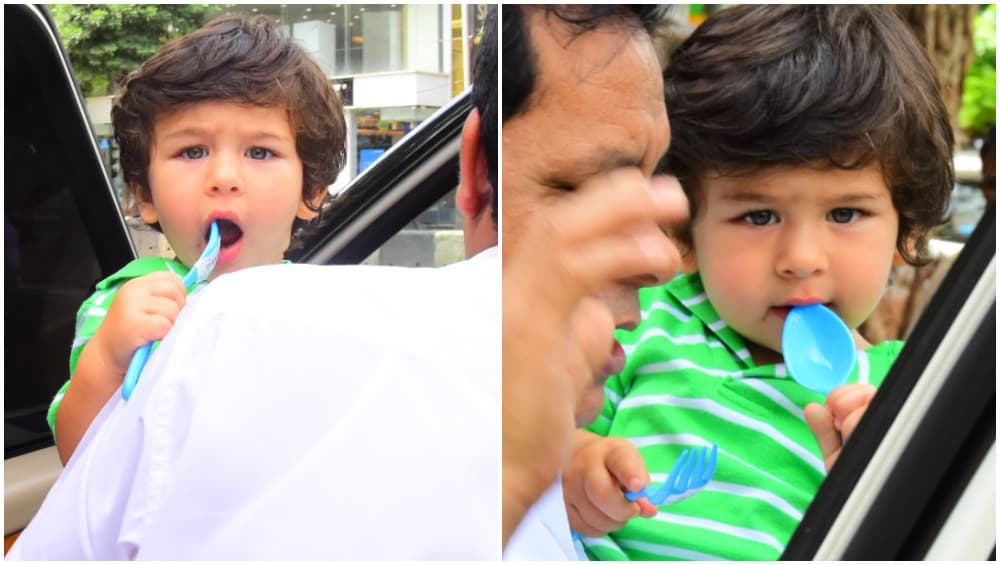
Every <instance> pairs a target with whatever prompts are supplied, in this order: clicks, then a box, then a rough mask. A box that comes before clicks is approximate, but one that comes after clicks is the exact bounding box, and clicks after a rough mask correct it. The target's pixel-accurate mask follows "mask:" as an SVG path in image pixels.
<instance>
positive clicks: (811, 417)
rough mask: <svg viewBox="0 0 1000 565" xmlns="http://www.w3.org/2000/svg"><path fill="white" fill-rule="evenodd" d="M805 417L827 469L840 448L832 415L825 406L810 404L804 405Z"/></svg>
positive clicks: (838, 436)
mask: <svg viewBox="0 0 1000 565" xmlns="http://www.w3.org/2000/svg"><path fill="white" fill-rule="evenodd" d="M805 416H806V422H807V423H808V424H809V429H810V430H812V433H813V435H814V436H816V441H817V442H818V443H819V449H820V452H821V453H822V454H823V459H824V461H825V462H826V466H827V469H829V468H830V466H831V465H833V459H835V458H836V454H837V453H838V452H839V450H840V447H841V439H840V432H838V431H837V429H836V428H835V427H834V426H833V415H832V414H831V413H830V411H829V410H827V408H826V406H823V405H822V404H818V403H816V402H810V403H809V404H807V405H806V408H805Z"/></svg>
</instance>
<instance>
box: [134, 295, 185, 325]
mask: <svg viewBox="0 0 1000 565" xmlns="http://www.w3.org/2000/svg"><path fill="white" fill-rule="evenodd" d="M183 306H184V305H183V303H182V304H178V303H177V302H176V301H174V300H173V298H170V297H166V296H150V297H148V298H147V299H146V300H145V303H144V304H143V308H142V313H143V314H144V315H146V316H162V317H164V318H166V319H167V320H169V321H170V323H171V324H173V323H174V322H175V321H176V320H177V315H178V314H180V313H181V308H182V307H183Z"/></svg>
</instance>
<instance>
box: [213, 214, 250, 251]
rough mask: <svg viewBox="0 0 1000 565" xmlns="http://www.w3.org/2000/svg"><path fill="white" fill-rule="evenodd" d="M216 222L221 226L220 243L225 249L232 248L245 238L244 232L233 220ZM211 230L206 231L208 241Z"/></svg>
mask: <svg viewBox="0 0 1000 565" xmlns="http://www.w3.org/2000/svg"><path fill="white" fill-rule="evenodd" d="M215 222H216V225H218V226H219V243H220V244H221V246H222V247H223V248H226V247H230V246H232V245H233V244H235V243H236V242H238V241H239V240H240V239H242V238H243V230H242V229H240V227H239V226H238V225H236V223H235V222H233V221H232V220H226V219H223V218H217V219H216V220H215ZM210 229H211V226H209V229H208V230H205V238H206V240H207V238H208V232H209V230H210Z"/></svg>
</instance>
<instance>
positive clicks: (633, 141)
mask: <svg viewBox="0 0 1000 565" xmlns="http://www.w3.org/2000/svg"><path fill="white" fill-rule="evenodd" d="M525 27H526V28H527V30H528V36H529V41H530V42H531V47H532V51H533V52H534V54H535V56H536V57H535V62H536V69H535V70H536V74H537V76H536V81H535V86H534V91H533V92H532V94H531V96H530V97H529V99H528V100H527V102H526V105H525V107H524V108H522V110H521V112H520V113H519V114H517V115H516V116H513V117H511V118H510V119H508V120H507V121H506V122H504V124H503V216H504V217H503V252H504V255H505V257H506V256H507V255H509V254H511V253H517V249H518V246H519V244H520V240H519V237H520V236H521V234H523V233H524V231H525V230H524V229H523V228H524V227H525V226H527V225H529V224H530V223H531V222H533V221H538V219H539V218H544V217H545V216H546V211H547V209H548V208H549V207H552V206H554V205H558V204H559V201H560V199H561V198H563V197H565V196H566V194H567V193H568V192H569V191H571V190H573V189H574V187H576V186H577V185H579V184H581V183H582V182H583V181H585V180H587V179H589V178H591V177H593V176H596V175H599V174H602V173H606V172H608V171H610V170H612V169H615V168H618V167H633V168H636V169H638V170H639V171H641V172H642V174H643V175H644V176H645V177H650V176H651V175H652V172H653V168H654V167H655V166H656V163H657V161H658V160H659V159H660V157H662V156H663V153H664V152H665V151H666V149H667V145H668V144H669V141H670V124H669V122H668V121H667V112H666V106H665V105H664V102H663V80H662V78H661V76H660V67H659V63H658V61H657V58H656V52H655V50H654V49H653V45H652V42H651V41H650V39H649V37H648V35H646V34H645V33H643V32H642V31H641V30H633V29H629V28H625V27H623V26H620V25H608V26H604V27H600V28H598V29H596V30H594V31H589V32H586V33H583V34H580V35H576V36H574V35H572V33H571V29H570V28H569V27H568V26H567V25H565V24H564V23H562V22H561V21H560V20H558V18H556V17H555V16H547V15H546V13H545V12H543V11H540V10H526V11H525ZM652 282H654V281H653V280H652V278H651V277H642V278H638V279H627V280H620V281H618V282H616V283H615V284H614V285H612V286H611V287H609V288H606V289H605V290H604V291H603V292H602V293H601V296H600V298H601V299H602V300H604V301H605V302H606V303H607V305H608V306H609V307H610V308H611V311H612V314H613V315H614V318H615V324H616V325H617V326H618V327H626V328H627V327H632V326H634V325H635V324H637V323H638V321H639V304H638V297H637V294H636V293H637V291H638V289H639V287H640V286H644V285H649V284H651V283H652Z"/></svg>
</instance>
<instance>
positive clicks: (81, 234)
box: [4, 5, 471, 551]
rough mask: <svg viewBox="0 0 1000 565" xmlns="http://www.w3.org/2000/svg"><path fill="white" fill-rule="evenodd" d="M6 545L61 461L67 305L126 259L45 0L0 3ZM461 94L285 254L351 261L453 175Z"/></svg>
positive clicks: (421, 207) (117, 215)
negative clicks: (57, 437)
mask: <svg viewBox="0 0 1000 565" xmlns="http://www.w3.org/2000/svg"><path fill="white" fill-rule="evenodd" d="M4 16H5V19H4V22H5V23H4V47H5V50H4V53H5V55H4V56H5V65H6V68H5V75H4V76H5V81H6V84H5V86H6V89H5V91H6V102H5V111H4V114H5V144H4V145H5V151H6V157H5V173H4V177H5V196H4V231H5V237H4V241H5V245H4V260H5V299H6V308H5V312H4V324H5V330H6V331H5V334H6V336H7V341H6V343H5V349H4V365H5V374H6V378H5V385H4V386H5V398H6V400H5V404H4V412H5V420H4V435H5V443H4V447H5V450H4V470H5V481H4V524H5V527H4V529H5V531H4V534H5V551H6V548H7V547H9V545H10V543H12V542H13V537H14V536H12V535H11V534H16V532H18V531H20V530H21V529H23V528H24V526H25V525H26V524H27V523H28V522H29V521H30V519H31V518H32V516H34V513H35V512H36V511H37V509H38V507H39V506H40V505H41V502H42V500H43V499H44V497H45V494H46V493H47V492H48V489H49V488H50V487H51V485H52V483H53V482H54V481H55V478H56V477H57V476H58V474H59V472H60V471H61V469H62V467H61V465H60V463H59V459H58V456H57V454H56V452H55V447H54V445H53V441H52V437H51V432H50V431H49V429H48V425H47V424H46V421H45V416H46V411H47V409H48V405H49V402H50V401H51V399H52V396H53V394H54V393H55V392H56V390H58V388H59V387H60V386H61V385H62V383H63V382H65V380H66V378H67V370H68V352H69V350H70V345H71V342H72V339H73V330H74V325H75V316H76V310H77V308H78V307H79V305H80V304H81V303H82V302H83V300H84V299H85V298H86V297H87V296H88V295H89V294H90V293H91V292H92V291H93V288H94V285H95V284H96V283H97V282H98V281H100V280H101V279H103V278H105V277H106V276H108V275H110V274H112V273H113V272H115V271H116V270H117V269H119V268H120V267H121V266H122V265H124V264H125V263H126V262H128V261H130V260H131V259H133V258H135V256H136V253H135V248H134V247H133V245H132V242H131V241H130V239H129V235H128V233H129V232H128V229H127V226H126V224H125V222H124V220H123V218H122V215H121V212H120V210H119V208H118V203H117V200H116V198H115V194H114V191H113V189H112V185H111V182H110V180H109V178H108V174H107V172H106V170H105V168H104V166H103V165H102V162H101V154H100V151H99V148H98V146H97V143H96V141H95V135H94V132H93V129H92V128H91V125H90V122H89V119H88V117H87V115H86V112H85V109H84V104H83V97H82V95H81V93H80V90H79V87H78V86H77V83H76V80H75V78H74V75H73V73H72V69H71V67H70V65H69V63H68V58H67V57H66V54H65V50H64V49H63V47H62V45H61V43H60V41H59V39H58V35H57V34H56V33H55V25H54V23H53V21H52V19H51V17H50V16H49V14H48V12H47V10H46V9H45V8H43V7H35V6H24V5H18V6H14V5H6V6H4ZM470 108H471V102H470V96H469V93H468V91H466V92H465V93H463V94H462V95H460V96H458V97H456V99H454V100H453V101H452V102H451V103H449V104H448V105H447V106H446V107H444V108H442V109H440V110H439V111H438V112H437V113H436V114H435V115H434V116H431V117H430V118H428V119H427V120H425V121H424V122H423V123H422V124H421V125H420V126H418V127H417V128H415V129H414V130H413V131H412V132H411V133H410V134H409V135H407V136H406V137H404V138H403V140H401V141H400V142H398V143H397V144H395V145H394V146H393V147H392V148H391V149H390V150H389V151H387V152H386V153H385V154H384V155H383V156H382V157H381V158H380V159H379V160H378V161H377V162H375V163H374V164H373V165H371V166H370V167H369V168H367V169H366V170H365V171H364V172H363V173H362V174H361V175H360V176H359V177H358V178H356V179H355V180H354V181H353V182H352V184H350V185H349V186H348V187H347V188H346V189H345V190H344V191H342V193H341V194H340V196H339V197H338V198H337V199H336V201H335V202H333V203H332V205H331V206H330V208H329V210H328V211H327V212H325V213H324V215H325V216H326V218H325V221H324V222H323V223H322V224H321V225H320V226H319V227H318V228H316V229H312V230H310V233H309V234H307V235H306V237H305V238H304V244H303V246H302V247H301V249H299V250H297V251H296V252H294V253H293V254H291V257H290V258H291V259H293V260H298V261H304V262H309V263H314V264H334V263H337V264H346V263H359V262H361V261H362V260H364V259H365V258H367V257H369V256H371V255H372V254H373V252H375V251H376V250H378V249H379V248H380V247H381V246H383V245H384V244H385V243H386V242H387V241H389V240H390V238H392V237H393V236H395V235H396V234H397V233H398V232H400V230H403V229H404V228H405V227H407V226H408V225H409V224H410V223H411V222H413V220H414V219H415V218H417V217H418V216H419V215H420V214H421V213H422V212H424V211H425V210H426V209H427V208H428V207H430V206H432V205H434V204H435V203H436V202H439V201H440V200H441V199H442V198H445V197H446V196H447V195H448V194H449V193H450V192H451V191H452V190H454V189H455V187H456V185H457V182H458V149H459V138H460V134H461V129H462V125H463V123H464V120H465V117H466V116H467V114H468V112H469V109H470Z"/></svg>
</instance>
